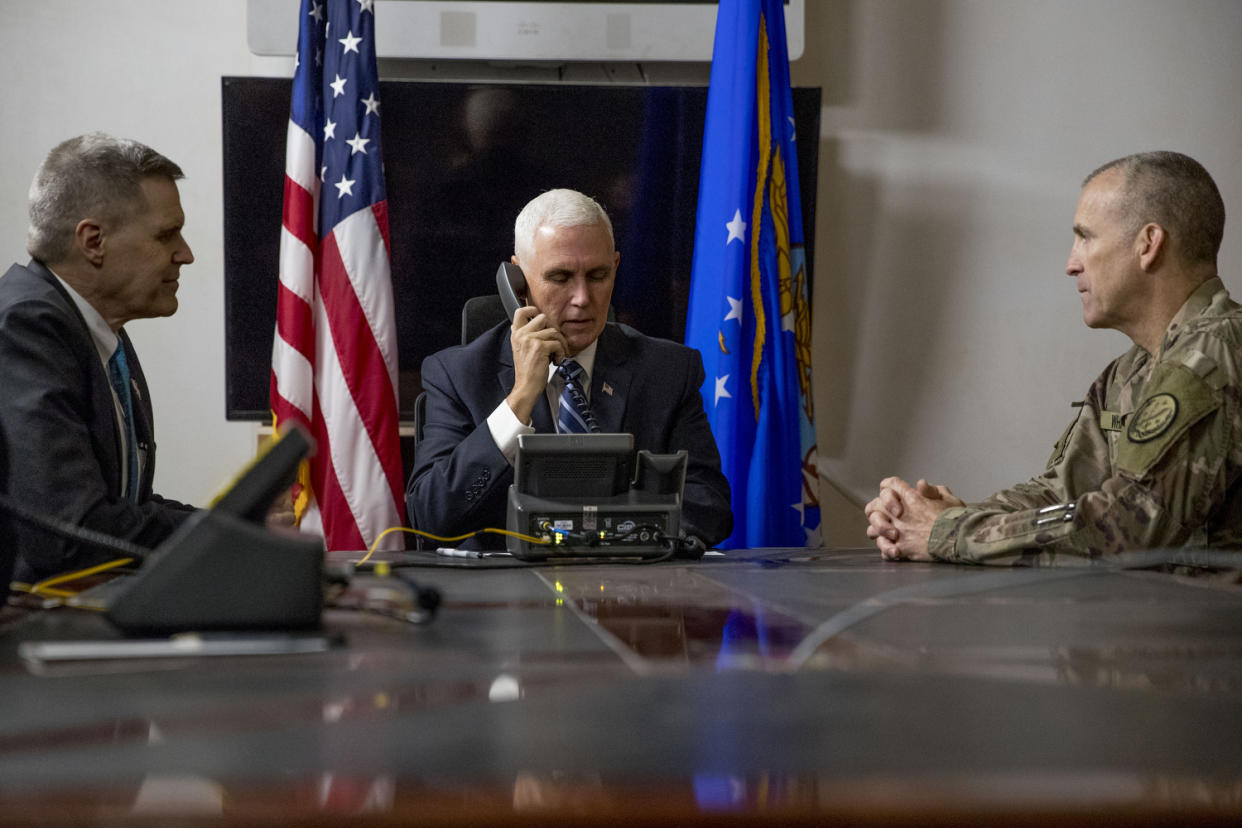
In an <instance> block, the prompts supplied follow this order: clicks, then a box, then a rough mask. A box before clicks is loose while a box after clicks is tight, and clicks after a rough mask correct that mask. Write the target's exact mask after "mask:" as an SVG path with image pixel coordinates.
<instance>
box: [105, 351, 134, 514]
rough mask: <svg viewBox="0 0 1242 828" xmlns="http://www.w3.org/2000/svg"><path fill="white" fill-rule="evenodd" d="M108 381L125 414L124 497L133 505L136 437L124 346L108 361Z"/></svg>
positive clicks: (132, 401)
mask: <svg viewBox="0 0 1242 828" xmlns="http://www.w3.org/2000/svg"><path fill="white" fill-rule="evenodd" d="M108 380H109V381H110V382H111V383H112V390H113V391H115V392H116V398H117V399H118V400H120V402H121V410H122V411H124V412H125V423H124V425H125V431H126V433H127V434H128V435H129V436H128V438H127V439H126V441H125V446H126V449H127V450H128V451H127V453H126V459H125V472H126V473H125V496H126V497H127V498H129V499H130V500H131V501H133V502H134V503H137V502H138V435H137V433H136V432H135V431H134V400H133V395H132V394H131V392H130V387H129V363H128V362H127V361H126V359H125V345H124V344H123V343H120V342H118V343H117V346H116V350H115V351H113V352H112V356H111V357H110V358H109V359H108Z"/></svg>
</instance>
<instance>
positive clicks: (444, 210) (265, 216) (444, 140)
mask: <svg viewBox="0 0 1242 828" xmlns="http://www.w3.org/2000/svg"><path fill="white" fill-rule="evenodd" d="M290 92H291V81H289V80H285V79H280V78H240V77H226V78H224V79H223V80H222V98H223V121H224V123H223V129H224V248H225V249H224V281H225V358H226V366H225V375H226V385H227V388H226V406H227V411H226V414H227V416H228V418H229V419H234V420H237V419H242V420H246V419H251V420H265V419H268V418H269V417H270V412H269V404H268V384H269V377H270V369H271V347H272V335H273V330H274V325H275V314H276V284H277V272H278V264H279V246H280V226H281V211H282V194H283V190H284V163H285V159H284V155H285V133H286V127H287V124H288V113H289V98H290ZM380 96H381V101H382V108H381V113H382V116H383V120H382V124H383V148H384V168H385V175H386V183H387V190H388V214H389V225H390V240H391V257H392V277H393V291H394V296H395V301H396V324H397V339H398V362H399V374H400V376H399V382H400V389H399V405H400V408H401V416H402V419H405V420H411V419H413V411H414V400H415V398H416V397H417V395H418V393H419V391H421V390H422V385H421V377H420V369H421V365H422V360H423V358H424V357H426V356H427V355H429V354H431V353H434V352H435V351H437V350H440V349H441V348H446V347H448V346H450V345H456V344H458V343H459V342H460V339H461V307H462V305H463V304H464V303H465V301H466V299H468V298H470V297H472V296H479V295H483V294H487V293H492V292H494V291H495V273H496V267H497V265H498V264H499V263H500V262H501V261H503V260H507V259H508V258H509V256H510V255H511V254H512V252H513V220H514V219H515V218H516V217H517V214H518V211H519V210H521V208H522V206H523V205H524V204H526V202H527V201H529V200H530V199H531V198H533V197H534V196H536V195H538V194H539V193H541V192H543V191H544V190H547V189H551V188H554V187H570V188H573V189H577V190H581V191H583V192H585V193H587V194H588V195H591V196H593V197H595V198H596V199H597V200H598V201H599V202H600V203H601V204H602V205H603V206H604V208H605V209H606V210H607V211H608V213H609V215H610V217H611V219H612V221H613V229H614V232H615V235H616V239H617V249H618V250H620V251H621V266H620V269H619V271H618V275H617V283H616V288H615V290H614V294H613V308H614V309H615V311H616V316H617V320H618V321H619V322H625V323H628V324H630V325H633V326H634V327H636V328H638V329H639V330H641V331H643V332H644V333H646V334H650V335H652V336H660V337H665V338H668V339H673V340H676V341H679V342H680V341H682V339H683V337H684V329H685V317H686V303H687V299H688V296H689V280H690V265H691V256H692V250H693V245H694V223H695V211H696V208H697V205H698V186H699V159H700V156H701V153H702V140H703V118H704V113H705V111H706V104H707V88H706V87H704V86H619V85H618V86H586V85H568V84H469V83H415V82H402V81H386V82H381V84H380ZM819 102H820V91H819V89H814V88H798V89H795V90H794V112H795V117H796V121H797V145H798V152H799V154H798V164H799V177H800V180H801V182H802V186H801V193H802V215H803V223H804V227H805V228H806V232H807V266H808V268H811V267H812V265H813V262H812V250H811V236H812V235H813V229H814V226H815V181H816V173H817V169H816V167H817V165H816V154H817V151H818V140H819ZM722 232H723V230H722ZM811 272H814V271H813V270H811Z"/></svg>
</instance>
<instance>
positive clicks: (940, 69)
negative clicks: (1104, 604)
mask: <svg viewBox="0 0 1242 828" xmlns="http://www.w3.org/2000/svg"><path fill="white" fill-rule="evenodd" d="M807 5H808V11H807V15H808V29H810V30H812V32H813V34H812V35H810V36H809V37H808V44H807V52H806V54H805V55H804V57H803V59H802V60H800V61H798V62H796V63H795V64H794V67H793V77H794V82H795V83H802V84H817V85H821V86H823V88H824V110H823V113H822V128H821V143H820V169H821V175H820V187H819V213H818V217H817V218H818V221H817V228H816V244H817V249H816V253H815V265H816V271H817V272H816V273H815V296H814V312H815V317H814V322H815V360H816V362H815V364H814V367H815V383H816V388H815V392H816V405H817V410H816V414H817V417H818V421H817V426H818V430H819V435H820V443H819V452H820V454H819V456H820V461H821V472H822V473H823V474H826V476H827V477H828V478H829V479H830V480H832V481H834V482H835V483H837V484H838V486H840V487H841V488H843V489H845V490H846V491H847V492H848V493H849V494H851V495H852V496H853V497H855V498H857V499H858V500H859V501H860V502H861V501H862V500H864V499H869V498H870V497H871V496H872V495H873V494H874V491H875V489H876V486H877V484H878V482H879V481H880V479H881V478H882V477H884V476H886V475H889V474H899V475H902V476H905V477H907V478H908V479H911V480H913V479H916V478H918V477H920V476H924V477H927V478H928V479H932V480H935V481H936V482H942V483H947V484H949V485H950V486H953V487H954V489H955V491H957V493H958V494H959V495H961V496H963V497H965V498H966V499H978V498H981V497H983V496H986V495H987V494H989V493H991V492H993V491H995V490H996V489H999V488H1001V487H1004V486H1008V485H1010V484H1012V483H1015V482H1017V481H1019V480H1022V479H1025V478H1026V477H1029V476H1030V475H1032V474H1035V473H1037V472H1039V471H1041V470H1042V469H1043V465H1044V463H1045V461H1046V459H1047V457H1048V455H1049V454H1050V453H1051V449H1052V444H1053V443H1054V442H1055V441H1056V439H1057V438H1058V437H1059V436H1060V434H1061V431H1062V430H1063V429H1064V427H1065V425H1066V424H1067V423H1068V422H1069V420H1070V417H1071V411H1070V406H1069V404H1070V402H1071V401H1073V400H1079V399H1081V398H1082V397H1083V395H1084V394H1085V392H1086V390H1087V387H1088V386H1089V385H1090V383H1091V381H1092V380H1093V379H1094V377H1095V376H1096V374H1097V373H1098V372H1099V371H1100V370H1102V369H1103V367H1104V366H1105V365H1106V364H1107V363H1108V361H1109V360H1111V359H1112V358H1114V357H1115V356H1117V355H1118V354H1120V353H1121V352H1123V351H1124V350H1125V349H1126V348H1128V347H1129V344H1130V343H1129V340H1127V339H1126V338H1125V337H1123V336H1122V335H1121V334H1118V333H1116V332H1113V331H1103V332H1101V331H1090V330H1088V329H1087V328H1086V327H1085V326H1084V325H1083V324H1082V319H1081V311H1080V304H1079V300H1078V297H1077V295H1076V293H1075V291H1074V289H1073V283H1072V281H1071V280H1070V279H1069V278H1067V277H1065V276H1064V269H1065V261H1066V259H1067V257H1068V254H1069V247H1070V241H1071V234H1070V225H1071V223H1072V216H1073V212H1074V206H1075V203H1076V200H1077V198H1078V192H1079V184H1080V182H1081V180H1082V178H1083V177H1084V176H1085V175H1086V174H1087V173H1089V172H1090V171H1091V170H1093V169H1094V168H1095V167H1096V166H1098V165H1099V164H1101V163H1103V162H1105V161H1109V160H1111V159H1113V158H1116V157H1118V156H1121V155H1125V154H1128V153H1131V152H1137V151H1142V150H1150V149H1176V150H1179V151H1182V152H1185V153H1188V154H1190V155H1192V156H1194V157H1195V158H1197V159H1198V160H1199V161H1201V162H1202V163H1203V164H1204V166H1206V167H1207V169H1208V170H1209V171H1210V172H1211V173H1212V174H1213V176H1214V177H1215V179H1216V181H1217V184H1218V186H1219V187H1220V189H1221V192H1222V195H1223V196H1224V199H1225V204H1226V209H1227V211H1228V212H1229V213H1230V215H1231V219H1230V223H1229V224H1228V225H1227V226H1226V234H1225V244H1224V248H1223V250H1222V253H1221V259H1220V272H1221V274H1222V276H1223V277H1224V280H1225V284H1226V285H1227V286H1228V287H1229V288H1230V289H1231V290H1232V291H1233V292H1234V293H1235V295H1239V294H1242V95H1239V92H1238V85H1239V82H1242V3H1239V2H1237V0H1215V1H1212V0H1179V2H1167V1H1164V2H1162V0H1126V1H1124V2H1123V1H1122V0H1041V2H1021V1H1020V0H938V1H934V0H924V1H923V2H902V1H901V0H854V1H853V2H851V1H850V0H833V1H832V2H823V3H818V2H817V3H808V4H807ZM827 534H828V536H829V537H830V538H831V537H832V535H833V533H832V530H831V529H829V531H828V532H827Z"/></svg>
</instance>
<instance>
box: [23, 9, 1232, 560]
mask: <svg viewBox="0 0 1242 828" xmlns="http://www.w3.org/2000/svg"><path fill="white" fill-rule="evenodd" d="M4 15H5V22H4V25H3V27H0V55H3V61H4V66H5V69H6V71H5V73H4V74H5V83H4V84H3V85H0V107H2V109H3V112H4V113H5V117H4V118H3V121H2V122H0V136H2V137H0V146H2V147H3V151H4V152H3V159H4V161H3V167H2V168H0V256H3V257H7V258H9V259H12V260H22V261H24V260H25V256H24V253H23V251H24V249H25V225H26V215H25V193H26V188H27V186H28V184H29V181H30V177H31V176H32V175H33V173H34V170H35V168H36V167H37V166H38V164H39V162H40V161H41V160H42V157H43V155H44V153H46V151H47V150H48V149H49V148H50V147H51V146H52V145H53V144H55V143H56V142H58V141H60V140H62V139H63V138H66V137H69V136H71V135H75V134H78V133H81V132H85V131H88V130H94V129H102V130H105V131H108V132H112V133H115V134H117V135H124V136H128V137H133V138H137V139H139V140H141V141H144V142H146V143H149V144H151V145H152V146H154V147H155V148H156V149H159V150H161V151H162V152H164V153H166V154H168V155H169V156H171V157H172V158H173V159H174V160H176V161H178V162H179V163H180V164H181V165H182V166H183V167H184V168H185V170H186V173H187V179H186V180H185V181H184V182H183V183H182V188H181V189H182V201H183V204H184V205H185V207H186V212H187V218H188V223H187V227H186V237H187V239H188V240H189V241H190V243H191V245H192V246H193V248H194V252H195V255H196V256H197V261H196V262H195V263H194V264H193V265H192V266H190V267H189V268H187V269H186V270H185V271H184V273H183V276H182V285H181V291H180V299H181V310H180V311H179V312H178V314H177V315H176V316H175V317H173V318H171V319H167V320H144V321H139V322H136V323H134V324H132V325H131V328H132V330H131V335H132V336H133V337H134V339H135V341H136V343H137V346H138V348H139V350H140V353H141V354H142V359H143V366H144V368H145V370H146V372H147V374H148V378H149V379H150V382H151V387H152V394H153V396H154V401H155V405H156V416H157V427H158V439H159V446H160V462H159V471H158V479H157V485H158V489H159V490H160V491H161V492H162V493H164V494H167V495H169V496H173V497H179V498H183V499H187V500H190V501H193V502H200V503H201V502H203V501H204V500H205V499H206V498H207V497H208V496H209V495H210V494H211V493H213V492H214V491H215V490H216V489H217V487H218V486H219V485H220V484H222V483H223V482H224V481H225V480H226V479H227V478H228V477H229V475H230V474H231V473H232V472H233V471H234V470H235V469H236V468H237V467H238V466H239V465H240V464H241V463H242V462H244V460H245V459H246V458H247V457H249V455H250V453H251V452H252V449H253V446H254V435H255V431H256V427H255V426H254V425H253V424H248V423H227V422H225V420H224V378H223V363H224V345H223V330H224V321H223V311H222V307H223V286H222V282H221V274H222V246H223V242H222V224H221V221H222V211H223V206H222V203H221V184H220V175H221V173H220V163H221V162H220V94H219V89H220V76H221V75H227V74H236V75H245V74H288V72H289V70H290V67H289V65H288V64H287V63H286V62H284V61H281V60H273V59H259V58H254V57H252V56H251V55H250V54H249V52H248V51H247V49H246V26H245V2H244V0H213V2H201V0H117V2H113V3H100V2H94V1H93V0H41V1H40V2H38V3H6V4H5V8H4ZM807 22H808V36H807V50H806V54H805V55H804V57H803V58H802V59H801V60H799V61H797V62H796V63H795V64H794V67H793V75H794V81H795V82H796V83H802V84H815V85H820V86H822V87H823V88H824V103H825V108H824V112H823V125H822V131H821V135H822V140H821V144H820V169H821V175H820V187H819V220H818V225H817V227H816V231H815V232H816V244H817V250H816V268H817V273H816V274H815V276H816V279H815V281H816V287H815V314H816V315H815V323H816V330H815V344H816V350H815V358H816V363H815V382H816V402H817V415H818V418H819V419H818V425H819V432H820V458H821V463H822V468H823V470H824V472H825V474H826V475H827V477H828V479H829V480H831V481H832V482H834V483H836V484H837V485H838V486H840V487H841V488H843V489H844V490H845V491H846V492H847V493H848V494H849V495H850V496H852V497H854V498H856V499H859V500H861V499H863V498H865V497H868V496H869V495H870V493H871V491H872V489H874V487H875V484H876V483H877V482H878V481H879V479H880V478H881V477H882V476H884V475H886V474H890V473H896V474H901V475H906V476H910V477H917V476H920V475H923V476H928V477H930V478H934V479H936V480H938V481H943V482H948V483H949V484H950V485H953V486H954V487H955V488H956V489H957V490H958V492H959V494H962V495H963V496H965V497H968V498H977V497H981V496H983V495H986V494H988V493H989V492H991V491H993V490H995V489H997V488H999V487H1001V486H1005V485H1008V484H1010V483H1013V482H1015V481H1017V480H1019V479H1022V478H1024V477H1026V476H1028V475H1030V474H1031V473H1033V472H1035V471H1038V470H1039V469H1040V468H1041V467H1042V465H1043V462H1044V460H1045V459H1046V457H1047V455H1048V453H1049V451H1050V450H1051V447H1052V443H1053V441H1054V440H1055V439H1056V438H1057V436H1058V435H1059V434H1060V432H1061V430H1062V428H1063V427H1064V425H1065V423H1066V422H1067V421H1068V418H1069V413H1070V412H1069V403H1070V401H1071V400H1075V399H1079V398H1081V396H1082V394H1083V392H1084V391H1085V390H1086V388H1087V386H1088V384H1089V383H1090V382H1091V379H1092V378H1093V377H1094V376H1095V374H1096V373H1097V372H1098V371H1099V370H1100V369H1101V368H1102V367H1103V365H1104V364H1105V363H1106V362H1107V361H1108V360H1109V359H1111V358H1112V357H1113V356H1115V355H1116V354H1118V353H1120V352H1121V351H1123V350H1124V349H1125V348H1126V347H1127V341H1126V340H1125V339H1124V338H1123V337H1122V336H1120V335H1119V334H1115V333H1112V332H1092V331H1088V330H1086V329H1085V328H1084V327H1083V325H1082V322H1081V319H1080V317H1079V305H1078V299H1077V296H1076V295H1075V293H1074V291H1073V290H1072V289H1071V283H1070V281H1069V280H1068V279H1066V278H1064V277H1061V276H1060V274H1061V273H1062V272H1063V269H1064V264H1065V258H1066V256H1067V254H1068V251H1069V243H1070V233H1069V225H1070V218H1071V216H1072V213H1073V208H1074V202H1075V200H1076V198H1077V194H1078V184H1079V181H1080V180H1081V179H1082V177H1083V176H1084V175H1085V174H1086V173H1087V172H1089V171H1090V170H1091V169H1092V168H1094V167H1095V166H1096V165H1097V164H1099V163H1101V162H1103V161H1106V160H1109V159H1111V158H1114V157H1116V156H1119V155H1123V154H1126V153H1129V152H1133V151H1137V150H1143V149H1153V148H1173V149H1179V150H1182V151H1184V152H1188V153H1190V154H1191V155H1193V156H1195V157H1197V158H1198V159H1199V160H1200V161H1202V162H1203V163H1204V164H1205V165H1206V166H1207V168H1208V169H1209V170H1210V171H1211V172H1212V173H1213V174H1214V175H1215V177H1216V180H1217V183H1218V184H1219V185H1220V187H1221V190H1222V192H1223V194H1224V197H1225V202H1226V205H1227V208H1228V209H1229V210H1230V212H1231V213H1232V215H1233V218H1232V220H1231V224H1230V225H1229V226H1228V228H1227V231H1226V241H1225V248H1224V250H1223V252H1222V259H1221V272H1222V274H1223V275H1224V277H1225V280H1226V284H1228V285H1229V286H1230V287H1231V288H1232V289H1234V291H1235V292H1236V293H1240V294H1242V239H1240V238H1239V227H1240V226H1242V224H1240V220H1239V218H1238V217H1239V216H1242V96H1239V94H1238V92H1237V91H1236V87H1237V85H1238V82H1239V81H1242V45H1240V44H1242V3H1239V2H1237V0H1215V1H1214V2H1210V1H1209V0H1179V2H1169V1H1168V0H1165V1H1164V2H1161V0H1041V2H1033V1H1031V2H1022V1H1021V0H917V1H916V0H815V2H811V3H808V4H807ZM0 392H2V391H0ZM838 505H839V504H838ZM829 511H830V513H831V510H829ZM837 514H838V515H839V516H838V517H837V518H836V519H835V520H833V521H832V523H833V525H831V526H829V527H828V529H827V532H826V535H827V537H828V538H829V540H830V541H831V540H841V539H853V538H855V537H857V535H858V534H859V530H860V527H861V518H860V517H858V516H857V513H856V512H855V511H854V510H853V509H852V508H846V509H845V510H844V513H840V512H838V513H837Z"/></svg>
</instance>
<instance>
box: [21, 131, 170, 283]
mask: <svg viewBox="0 0 1242 828" xmlns="http://www.w3.org/2000/svg"><path fill="white" fill-rule="evenodd" d="M152 176H159V177H164V178H168V179H170V180H172V181H177V180H179V179H181V178H184V177H185V174H184V173H182V172H181V168H180V167H179V166H177V165H176V164H174V163H173V162H172V161H169V160H168V159H167V158H165V157H164V156H163V155H160V154H159V153H158V152H156V151H155V150H153V149H151V148H150V147H148V146H146V145H144V144H140V143H138V142H137V141H130V140H128V139H125V138H114V137H112V136H111V135H105V134H104V133H102V132H92V133H89V134H87V135H79V136H78V137H76V138H70V139H69V140H68V141H64V142H62V143H60V144H58V145H57V146H55V147H54V148H53V149H52V151H51V152H49V153H48V155H47V158H46V159H44V161H43V164H42V165H41V166H40V167H39V171H38V172H37V173H35V177H34V181H32V182H31V184H30V195H29V208H30V228H29V230H28V231H27V235H26V250H27V252H28V253H30V255H31V256H33V257H34V258H36V259H39V260H40V261H44V262H59V261H61V260H62V259H64V258H65V257H66V256H68V255H69V251H70V249H72V246H73V235H74V232H75V231H76V229H77V226H78V223H79V222H80V221H82V219H85V218H94V219H97V220H99V221H101V222H107V223H109V224H114V225H115V224H120V223H123V222H125V221H126V220H128V219H129V218H130V217H131V216H132V215H134V213H136V212H137V211H138V210H139V209H140V208H141V207H142V206H144V204H145V201H144V199H143V195H142V181H143V179H146V178H150V177H152Z"/></svg>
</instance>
